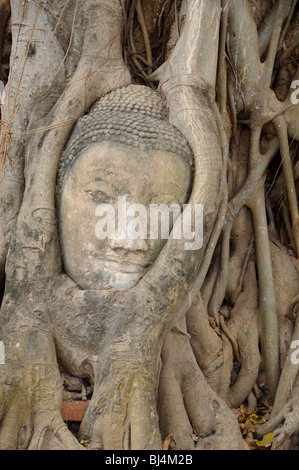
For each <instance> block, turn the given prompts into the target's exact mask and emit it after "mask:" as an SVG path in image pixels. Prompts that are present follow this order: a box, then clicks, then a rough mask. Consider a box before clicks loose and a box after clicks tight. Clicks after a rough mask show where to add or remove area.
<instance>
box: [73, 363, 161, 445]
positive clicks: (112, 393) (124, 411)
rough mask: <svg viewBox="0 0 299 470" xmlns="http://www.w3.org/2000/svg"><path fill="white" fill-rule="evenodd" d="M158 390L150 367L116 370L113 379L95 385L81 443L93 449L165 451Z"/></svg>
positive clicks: (111, 374) (80, 435) (81, 428)
mask: <svg viewBox="0 0 299 470" xmlns="http://www.w3.org/2000/svg"><path fill="white" fill-rule="evenodd" d="M113 369H114V370H113ZM155 388H156V386H155V384H154V383H153V381H152V379H151V378H150V377H149V376H148V374H147V371H146V367H143V366H141V367H140V370H131V369H130V364H129V366H127V367H126V368H123V369H122V370H119V368H118V367H117V368H113V367H112V368H111V370H110V374H109V376H108V377H106V379H105V380H103V381H101V383H100V384H98V386H95V389H94V393H93V397H92V399H91V403H90V405H89V407H88V409H87V412H86V413H85V415H84V418H83V421H82V424H81V427H80V432H79V438H80V440H84V441H85V442H88V444H89V448H90V449H104V450H111V449H113V450H143V449H146V450H147V449H161V448H162V441H161V437H160V432H159V427H158V415H157V409H156V402H155V400H154V397H155V396H156V391H155Z"/></svg>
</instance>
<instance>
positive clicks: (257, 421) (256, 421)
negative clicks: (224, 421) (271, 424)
mask: <svg viewBox="0 0 299 470" xmlns="http://www.w3.org/2000/svg"><path fill="white" fill-rule="evenodd" d="M249 419H250V421H251V422H252V423H253V424H263V423H265V422H266V420H265V418H262V416H258V415H257V414H255V413H253V414H251V415H250V416H249Z"/></svg>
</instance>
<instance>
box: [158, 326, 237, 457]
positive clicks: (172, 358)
mask: <svg viewBox="0 0 299 470" xmlns="http://www.w3.org/2000/svg"><path fill="white" fill-rule="evenodd" d="M162 360H163V367H162V371H161V376H160V386H159V404H160V414H161V418H160V423H161V424H160V425H161V432H162V438H163V437H164V438H165V437H166V436H167V435H168V434H170V433H172V434H173V435H174V437H175V441H176V443H177V444H176V446H175V448H176V449H215V450H216V449H218V450H224V449H243V448H244V447H243V442H242V439H241V435H240V431H239V429H238V426H237V422H236V417H235V415H234V414H233V413H232V411H231V410H230V409H229V408H228V407H227V405H226V404H225V403H224V401H223V400H221V398H220V397H219V396H218V395H217V394H216V393H215V392H214V391H213V390H212V389H211V387H210V386H209V385H208V383H207V381H206V379H205V377H204V375H203V373H202V372H201V370H200V369H199V367H198V364H197V362H196V360H195V357H194V354H193V352H192V348H191V345H190V342H189V338H188V337H187V336H186V335H184V334H181V333H179V332H178V330H172V331H171V332H170V333H169V334H168V336H167V339H166V342H165V344H164V348H163V352H162ZM168 404H170V407H168ZM178 404H179V407H178V408H177V405H178ZM177 410H179V412H178V413H177ZM228 433H229V435H230V436H231V439H229V440H228V439H227V435H228Z"/></svg>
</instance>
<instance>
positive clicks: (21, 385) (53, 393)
mask: <svg viewBox="0 0 299 470" xmlns="http://www.w3.org/2000/svg"><path fill="white" fill-rule="evenodd" d="M1 367H2V370H1V384H2V387H1V389H0V400H1V410H0V448H1V449H3V450H25V449H28V450H44V449H47V448H48V449H51V450H55V449H65V450H71V449H73V450H76V449H77V450H79V449H84V448H83V447H82V446H80V444H79V443H78V441H77V440H76V438H75V437H74V436H73V435H72V434H71V432H70V431H69V430H68V428H67V426H66V424H65V423H64V422H63V420H62V417H61V390H62V387H61V381H60V377H59V372H58V369H56V368H53V367H42V366H40V365H35V366H32V367H31V366H30V367H29V366H23V367H9V366H1Z"/></svg>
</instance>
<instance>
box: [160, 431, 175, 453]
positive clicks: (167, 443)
mask: <svg viewBox="0 0 299 470" xmlns="http://www.w3.org/2000/svg"><path fill="white" fill-rule="evenodd" d="M172 443H173V444H177V441H176V440H175V437H174V435H173V434H169V435H168V436H167V437H166V439H164V441H163V443H162V450H168V449H169V447H170V444H172Z"/></svg>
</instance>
